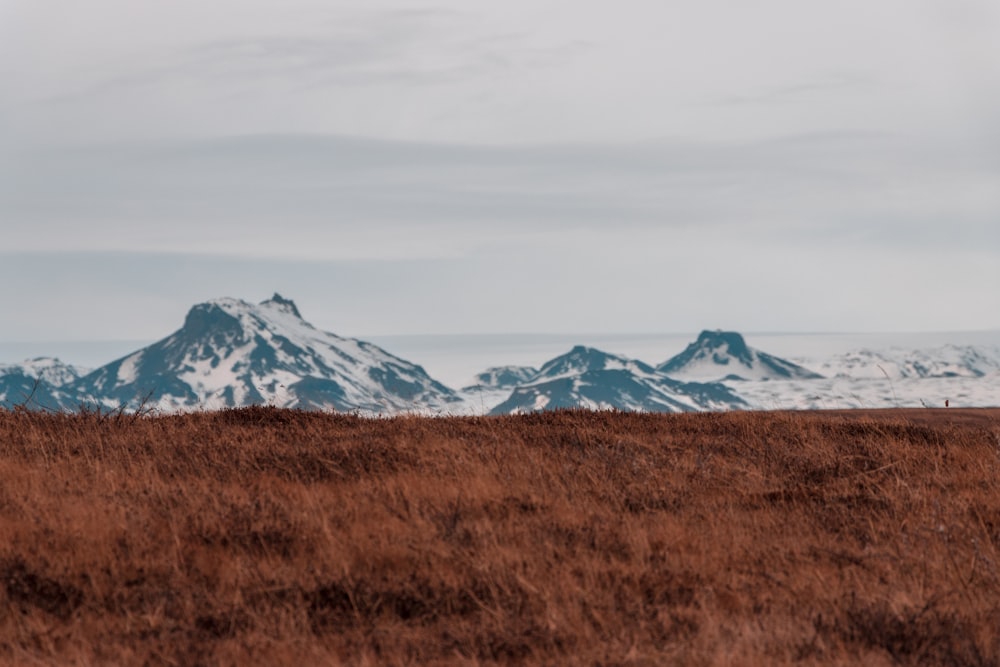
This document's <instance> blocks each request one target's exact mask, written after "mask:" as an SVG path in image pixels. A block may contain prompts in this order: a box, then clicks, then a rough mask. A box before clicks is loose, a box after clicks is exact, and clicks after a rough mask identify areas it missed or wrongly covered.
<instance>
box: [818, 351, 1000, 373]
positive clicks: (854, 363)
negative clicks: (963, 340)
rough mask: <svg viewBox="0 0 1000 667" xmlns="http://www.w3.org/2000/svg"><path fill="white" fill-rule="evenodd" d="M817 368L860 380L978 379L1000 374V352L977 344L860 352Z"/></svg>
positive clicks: (848, 354)
mask: <svg viewBox="0 0 1000 667" xmlns="http://www.w3.org/2000/svg"><path fill="white" fill-rule="evenodd" d="M817 368H819V369H820V370H821V371H822V372H823V373H824V374H825V375H828V376H834V377H851V378H857V379H860V378H870V379H881V378H885V377H886V376H888V377H889V378H891V379H893V380H896V379H903V378H950V377H967V378H978V377H985V376H988V375H995V374H997V373H1000V349H997V348H991V347H982V346H973V345H943V346H940V347H935V348H928V349H918V350H906V349H900V348H889V349H884V350H871V349H860V350H855V351H852V352H847V353H845V354H840V355H836V356H834V357H832V358H829V359H825V360H823V361H821V362H819V363H818V365H817Z"/></svg>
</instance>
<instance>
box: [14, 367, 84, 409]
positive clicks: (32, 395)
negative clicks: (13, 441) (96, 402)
mask: <svg viewBox="0 0 1000 667" xmlns="http://www.w3.org/2000/svg"><path fill="white" fill-rule="evenodd" d="M82 372H83V371H82V370H81V369H80V368H78V367H76V366H72V365H70V364H66V363H63V362H62V361H60V360H58V359H55V358H53V357H35V358H34V359H27V360H25V361H23V362H21V363H19V364H0V407H4V408H12V407H15V406H24V407H26V408H31V409H43V410H57V411H58V410H72V409H76V408H78V407H79V406H80V400H79V397H78V396H77V395H76V393H75V392H74V391H72V390H69V389H67V388H66V385H69V384H70V383H72V382H73V381H75V380H77V379H78V378H79V377H80V375H81V374H82Z"/></svg>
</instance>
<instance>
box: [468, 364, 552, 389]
mask: <svg viewBox="0 0 1000 667" xmlns="http://www.w3.org/2000/svg"><path fill="white" fill-rule="evenodd" d="M536 375H538V369H537V368H533V367H532V366H491V367H490V368H487V369H486V370H485V371H483V372H482V373H478V374H476V376H475V377H474V378H473V383H472V384H471V385H469V386H468V387H463V388H462V391H475V390H478V389H513V388H514V387H516V386H517V385H519V384H524V383H525V382H528V381H530V380H531V379H532V378H533V377H535V376H536Z"/></svg>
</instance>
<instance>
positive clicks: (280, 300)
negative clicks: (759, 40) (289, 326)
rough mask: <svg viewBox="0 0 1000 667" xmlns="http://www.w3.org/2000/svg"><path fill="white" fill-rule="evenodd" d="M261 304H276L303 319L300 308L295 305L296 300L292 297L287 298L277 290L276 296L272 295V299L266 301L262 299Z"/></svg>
mask: <svg viewBox="0 0 1000 667" xmlns="http://www.w3.org/2000/svg"><path fill="white" fill-rule="evenodd" d="M260 305H262V306H275V307H277V308H279V309H280V310H284V311H285V312H288V313H291V314H292V315H295V317H297V318H299V319H300V320H301V319H302V314H301V313H300V312H299V309H298V307H297V306H296V305H295V302H294V301H292V300H291V299H286V298H285V297H283V296H281V295H280V294H278V293H277V292H275V293H274V296H272V297H271V298H270V299H267V300H266V301H261V302H260Z"/></svg>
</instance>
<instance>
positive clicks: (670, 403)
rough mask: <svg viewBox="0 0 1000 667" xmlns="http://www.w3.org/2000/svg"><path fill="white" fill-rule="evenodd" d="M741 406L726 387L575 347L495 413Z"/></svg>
mask: <svg viewBox="0 0 1000 667" xmlns="http://www.w3.org/2000/svg"><path fill="white" fill-rule="evenodd" d="M742 407H745V404H744V402H743V401H742V400H741V399H740V398H739V397H738V396H736V395H735V394H733V393H732V391H730V390H729V389H728V388H726V387H725V386H723V385H721V384H717V383H716V384H701V383H690V382H688V383H685V382H680V381H678V380H675V379H672V378H669V377H666V376H665V375H663V374H661V373H658V372H657V371H656V370H655V369H654V368H653V367H652V366H649V365H647V364H644V363H643V362H641V361H637V360H634V359H628V358H625V357H621V356H618V355H613V354H608V353H606V352H602V351H600V350H597V349H594V348H589V347H583V346H576V347H574V348H573V349H572V350H570V351H569V352H568V353H566V354H564V355H561V356H559V357H556V358H555V359H552V360H550V361H548V362H547V363H545V364H544V365H543V366H542V367H541V369H539V371H538V373H537V374H536V375H535V376H534V377H532V378H531V380H530V381H529V382H528V383H527V384H522V385H520V386H518V387H517V388H515V389H514V391H513V392H512V393H511V395H510V397H509V398H508V399H507V400H506V401H504V402H502V403H500V404H499V405H497V406H495V407H494V408H493V410H492V411H491V414H511V413H524V412H535V411H539V410H555V409H560V408H591V409H616V410H627V411H643V412H690V411H697V410H730V409H739V408H742Z"/></svg>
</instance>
